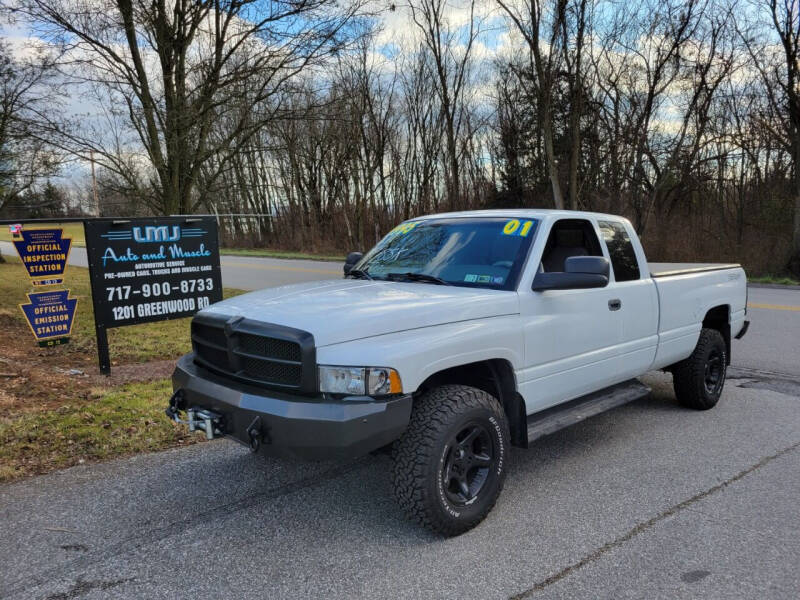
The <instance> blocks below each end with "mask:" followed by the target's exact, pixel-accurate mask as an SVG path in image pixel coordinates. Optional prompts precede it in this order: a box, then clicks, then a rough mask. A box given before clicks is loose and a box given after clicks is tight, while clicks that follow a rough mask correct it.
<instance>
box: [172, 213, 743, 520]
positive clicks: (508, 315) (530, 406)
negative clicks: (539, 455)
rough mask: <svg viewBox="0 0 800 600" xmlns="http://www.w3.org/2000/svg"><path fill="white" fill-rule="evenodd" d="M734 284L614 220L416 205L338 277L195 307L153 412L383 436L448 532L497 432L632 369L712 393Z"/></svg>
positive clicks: (733, 305)
mask: <svg viewBox="0 0 800 600" xmlns="http://www.w3.org/2000/svg"><path fill="white" fill-rule="evenodd" d="M746 290H747V287H746V277H745V273H744V271H743V270H742V268H741V267H740V266H739V265H731V264H666V265H656V264H648V263H647V260H646V259H645V255H644V252H643V250H642V246H641V244H640V242H639V239H638V237H637V236H636V233H635V232H634V230H633V228H632V227H631V224H630V223H629V222H628V221H627V220H625V219H623V218H621V217H617V216H613V215H604V214H595V213H584V212H570V211H547V210H507V211H478V212H460V213H449V214H440V215H433V216H428V217H422V218H418V219H413V220H410V221H407V222H405V223H403V224H401V225H399V226H398V227H396V228H395V229H393V230H392V231H391V232H390V233H389V234H388V235H387V236H386V237H385V238H384V239H383V240H381V242H380V243H378V245H377V246H375V247H374V248H373V249H372V250H370V251H369V252H368V253H367V254H366V255H364V256H362V255H361V254H359V253H352V254H351V255H350V256H348V260H347V263H346V264H345V279H343V280H339V281H336V280H334V281H330V280H329V281H319V282H314V283H304V284H298V285H290V286H285V287H277V288H270V289H266V290H262V291H257V292H252V293H248V294H244V295H242V296H237V297H235V298H230V299H228V300H225V301H223V302H219V303H217V304H214V305H212V306H211V307H209V308H207V309H205V310H202V311H200V312H199V313H197V315H196V316H195V317H194V319H193V321H192V343H193V350H194V351H193V352H192V353H191V354H188V355H186V356H184V357H183V358H182V359H180V361H179V362H178V364H177V367H176V369H175V373H174V375H173V384H174V390H175V392H174V394H173V396H172V398H171V399H170V403H169V407H168V408H167V414H168V416H169V417H170V418H173V419H174V420H176V421H179V422H183V423H188V424H189V427H190V429H193V430H202V431H204V432H205V434H206V436H207V437H209V438H213V437H216V436H220V435H227V436H230V437H232V438H234V439H237V440H239V441H241V442H243V443H245V444H247V445H249V446H250V448H251V449H252V450H253V451H262V452H266V453H270V454H278V455H292V456H299V457H303V458H310V459H327V458H334V457H349V456H355V455H359V454H365V453H368V452H371V451H374V450H377V449H381V448H385V447H391V452H392V456H393V466H392V478H393V483H394V489H395V495H396V497H397V500H398V501H399V504H400V505H401V506H402V507H403V509H405V511H406V512H407V513H408V514H409V515H410V516H411V517H413V518H414V519H416V520H417V521H419V522H420V523H422V524H423V525H425V526H427V527H430V528H431V529H433V530H435V531H438V532H441V533H443V534H445V535H455V534H459V533H462V532H464V531H466V530H468V529H470V528H471V527H474V526H475V525H476V524H478V523H479V522H480V521H481V520H482V519H483V518H484V517H485V516H486V515H487V514H488V512H489V511H490V510H491V509H492V507H493V506H494V504H495V502H496V500H497V498H498V496H499V494H500V491H501V489H502V486H503V480H504V478H505V474H506V470H507V465H508V457H509V445H514V446H522V447H525V446H527V445H528V444H529V443H530V442H531V441H532V440H534V439H536V438H537V437H540V436H542V435H547V434H549V433H552V432H554V431H556V430H558V429H560V428H562V427H565V426H568V425H570V424H573V423H575V422H577V421H579V420H581V419H583V418H586V417H588V416H591V415H593V414H597V413H599V412H601V411H604V410H608V409H610V408H613V407H615V406H619V405H620V404H623V403H625V402H629V401H631V400H634V399H636V398H640V397H642V396H644V395H646V394H647V393H649V389H648V388H647V387H646V386H644V385H643V384H641V383H640V382H638V381H637V380H636V379H634V378H635V377H637V376H639V375H642V374H643V373H646V372H647V371H650V370H653V369H665V370H668V371H671V372H672V374H673V379H674V388H675V394H676V396H677V398H678V400H679V401H680V403H681V404H683V405H684V406H686V407H688V408H692V409H698V410H705V409H708V408H711V407H713V406H714V405H715V404H716V403H717V401H718V400H719V398H720V394H721V393H722V387H723V384H724V382H725V371H726V366H727V365H728V364H729V363H730V355H731V354H730V349H731V337H734V336H735V337H741V336H742V335H744V333H745V331H746V330H747V325H748V322H747V321H746V320H745V315H746V303H747V302H746V294H747V291H746ZM184 412H185V413H186V416H185V417H184V416H183V414H184Z"/></svg>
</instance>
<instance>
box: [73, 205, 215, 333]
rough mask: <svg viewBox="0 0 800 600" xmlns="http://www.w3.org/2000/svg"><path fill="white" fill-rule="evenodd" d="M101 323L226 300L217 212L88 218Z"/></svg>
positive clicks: (140, 319)
mask: <svg viewBox="0 0 800 600" xmlns="http://www.w3.org/2000/svg"><path fill="white" fill-rule="evenodd" d="M84 230H85V235H86V249H87V253H88V257H89V271H90V273H89V275H90V279H91V283H92V298H93V304H94V312H95V322H96V325H97V326H98V328H109V327H120V326H123V325H135V324H137V323H147V322H150V321H162V320H165V319H175V318H179V317H187V316H191V315H193V314H194V313H195V312H197V311H198V310H200V309H203V308H205V307H207V306H208V305H210V304H211V303H213V302H217V301H219V300H221V299H222V280H221V276H220V267H219V242H218V233H217V222H216V220H215V219H214V218H211V217H199V218H197V217H195V218H187V217H154V218H147V219H124V220H111V219H108V220H106V219H99V220H91V221H86V223H85V225H84Z"/></svg>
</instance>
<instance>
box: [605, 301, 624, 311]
mask: <svg viewBox="0 0 800 600" xmlns="http://www.w3.org/2000/svg"><path fill="white" fill-rule="evenodd" d="M620 308H622V300H620V299H619V298H614V299H613V300H609V301H608V310H619V309H620Z"/></svg>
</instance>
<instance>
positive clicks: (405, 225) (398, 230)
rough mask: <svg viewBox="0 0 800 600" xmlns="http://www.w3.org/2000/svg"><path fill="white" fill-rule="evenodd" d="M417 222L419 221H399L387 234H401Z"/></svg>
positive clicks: (409, 229)
mask: <svg viewBox="0 0 800 600" xmlns="http://www.w3.org/2000/svg"><path fill="white" fill-rule="evenodd" d="M418 224H419V221H412V222H411V223H401V224H400V225H398V226H397V227H395V228H394V229H392V230H391V231H390V232H389V235H401V234H404V233H408V232H409V231H411V230H412V229H414V227H416V226H417V225H418Z"/></svg>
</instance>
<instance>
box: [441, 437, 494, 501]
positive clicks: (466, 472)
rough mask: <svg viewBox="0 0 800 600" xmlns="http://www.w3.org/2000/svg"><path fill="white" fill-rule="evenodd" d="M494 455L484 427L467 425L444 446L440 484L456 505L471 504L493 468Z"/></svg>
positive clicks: (491, 439) (492, 446)
mask: <svg viewBox="0 0 800 600" xmlns="http://www.w3.org/2000/svg"><path fill="white" fill-rule="evenodd" d="M496 455H497V452H496V450H495V447H494V442H493V438H492V436H491V435H490V434H489V430H488V429H487V428H486V427H485V425H483V424H481V423H470V424H469V425H467V426H466V427H464V428H463V429H461V431H459V432H458V433H457V434H456V435H454V436H453V437H452V438H451V439H450V441H449V442H448V443H447V446H446V447H445V460H444V464H443V467H442V473H441V477H442V485H443V487H444V490H445V494H446V496H447V499H448V500H449V501H450V502H452V503H453V504H454V505H455V506H467V505H469V504H472V503H473V502H474V501H475V499H476V498H477V497H478V495H479V494H480V493H481V490H482V489H483V487H484V485H485V484H486V481H487V480H488V478H489V472H490V470H491V469H492V468H494V467H495V466H496V463H497V459H496Z"/></svg>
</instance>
